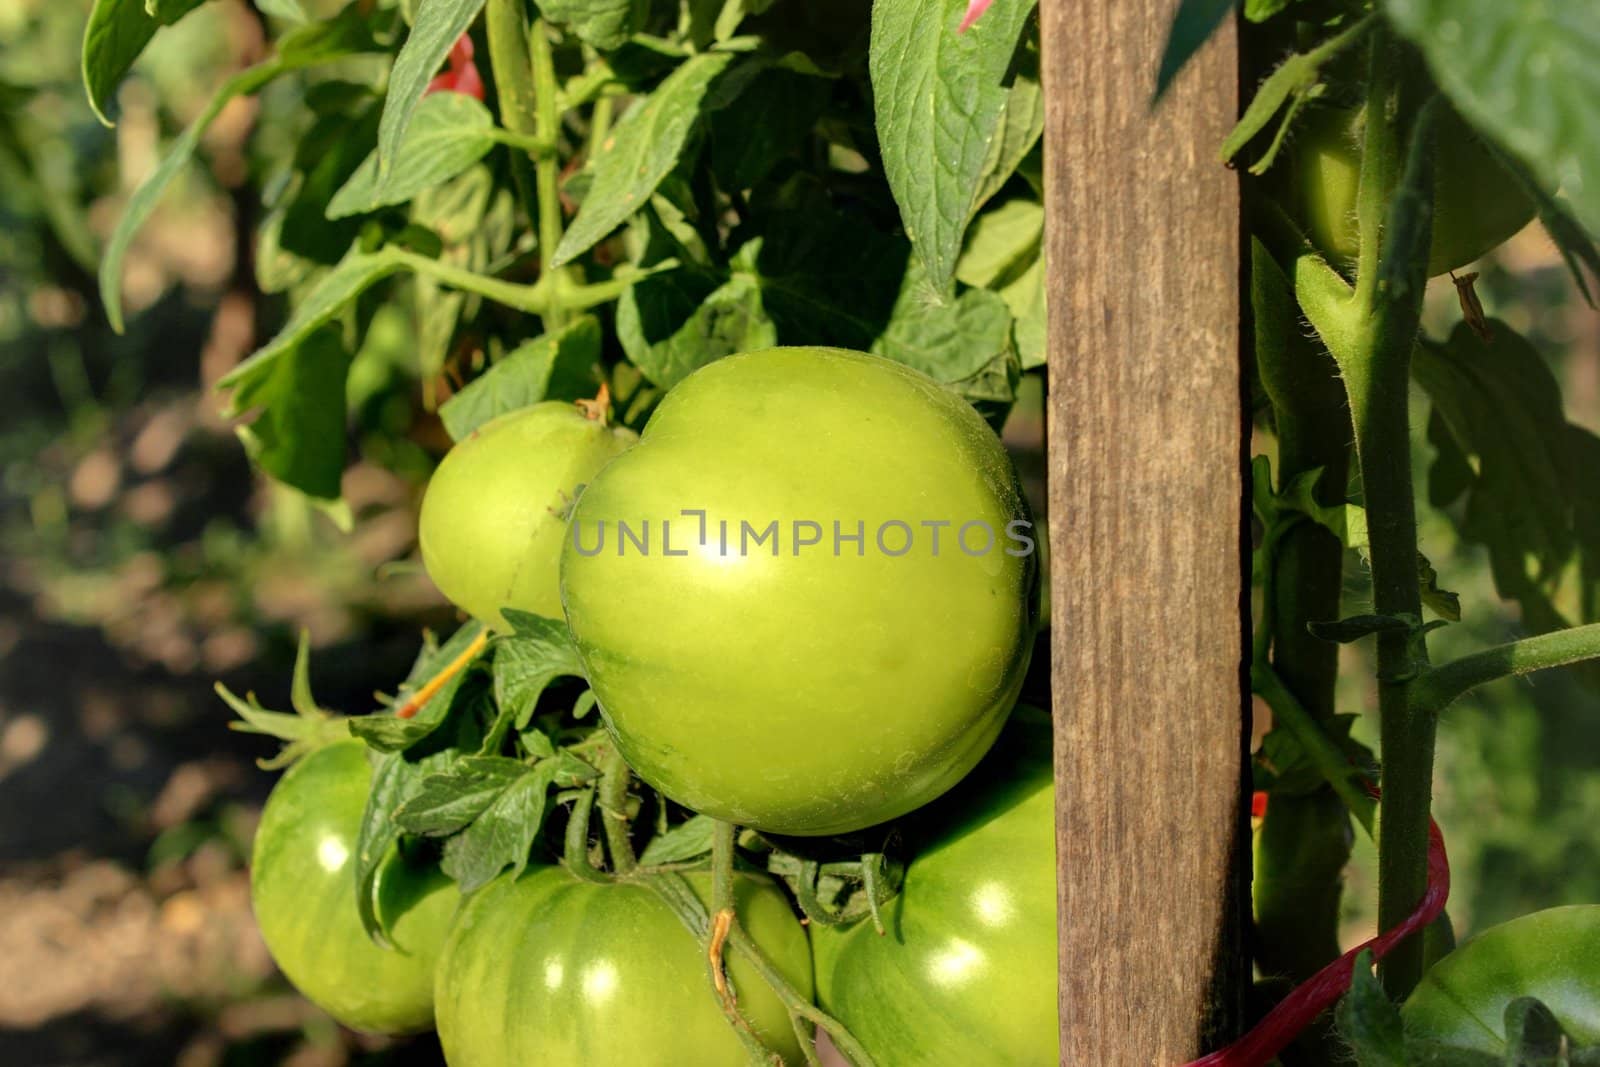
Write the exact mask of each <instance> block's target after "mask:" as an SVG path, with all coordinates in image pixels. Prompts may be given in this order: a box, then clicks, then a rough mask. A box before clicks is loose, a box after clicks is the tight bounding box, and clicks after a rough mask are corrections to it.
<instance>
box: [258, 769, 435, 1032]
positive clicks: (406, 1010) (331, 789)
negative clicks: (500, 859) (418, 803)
mask: <svg viewBox="0 0 1600 1067" xmlns="http://www.w3.org/2000/svg"><path fill="white" fill-rule="evenodd" d="M371 778H372V768H371V765H370V764H369V763H368V762H367V749H366V746H365V745H362V744H360V743H359V742H356V741H339V742H335V743H334V744H331V745H328V746H327V747H325V748H322V749H320V750H318V751H316V752H313V753H311V754H310V755H308V756H306V757H305V758H303V759H302V760H301V761H300V762H299V763H297V764H295V766H294V767H292V768H291V769H290V770H289V772H288V773H287V774H285V775H284V777H283V780H282V781H280V782H279V783H278V784H277V786H276V787H274V789H273V790H272V795H271V796H270V797H269V798H268V800H267V805H266V808H265V809H264V810H263V811H262V813H261V825H260V827H259V828H258V829H257V830H256V839H255V847H254V853H253V855H252V857H251V861H250V903H251V906H252V907H253V908H254V910H255V915H256V922H257V923H258V924H260V927H261V936H262V938H263V939H264V940H265V941H266V943H267V948H268V950H269V951H270V952H271V953H272V958H273V960H274V961H276V962H277V964H278V966H279V967H280V968H281V969H282V970H283V973H284V974H285V975H286V976H288V978H289V980H290V981H291V982H293V983H294V984H295V987H296V988H298V989H299V990H300V991H301V992H302V993H304V994H305V995H306V997H307V998H308V999H310V1000H311V1001H312V1002H314V1003H315V1004H316V1005H317V1006H318V1007H320V1008H322V1009H323V1010H324V1011H326V1012H327V1013H328V1014H329V1015H332V1016H333V1017H334V1018H335V1019H338V1020H339V1021H340V1022H341V1023H344V1024H345V1025H346V1026H350V1027H353V1028H354V1029H357V1030H366V1031H370V1032H372V1033H380V1034H405V1033H415V1032H416V1031H419V1030H427V1029H430V1028H431V1027H432V1026H433V971H434V963H435V961H436V960H437V959H438V957H439V950H440V947H441V946H442V945H443V944H444V938H445V932H446V930H447V929H448V928H449V925H450V921H451V919H452V917H453V916H454V914H455V909H456V903H457V901H458V899H459V896H458V894H457V893H456V889H455V883H453V882H452V881H451V880H450V879H449V878H447V877H445V875H444V874H442V873H441V872H440V871H439V868H438V866H437V865H436V864H434V863H432V862H429V861H426V860H413V859H410V858H408V857H406V856H404V855H403V854H401V853H398V852H391V853H390V855H389V856H388V857H387V858H386V859H385V860H384V862H383V865H382V867H381V869H380V871H379V873H378V877H377V880H376V885H375V888H374V893H375V895H376V898H377V909H378V911H379V912H380V913H381V914H383V916H384V917H385V919H386V921H387V923H388V926H389V931H390V937H391V939H392V941H393V942H394V947H393V948H392V949H390V948H380V947H379V946H378V945H375V944H373V943H372V941H371V940H370V939H369V938H368V937H367V934H366V932H365V931H364V930H363V929H362V928H361V917H360V915H359V914H358V913H357V911H356V903H355V897H354V895H353V894H352V892H351V887H352V886H353V885H354V884H355V875H354V870H355V863H354V860H355V854H356V849H357V848H358V837H359V835H360V830H361V816H362V812H363V811H364V810H365V809H366V806H367V797H368V794H369V791H370V781H371Z"/></svg>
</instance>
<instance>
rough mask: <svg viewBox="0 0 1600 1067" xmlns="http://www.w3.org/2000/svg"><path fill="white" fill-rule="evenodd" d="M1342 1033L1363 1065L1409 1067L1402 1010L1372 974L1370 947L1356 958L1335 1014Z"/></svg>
mask: <svg viewBox="0 0 1600 1067" xmlns="http://www.w3.org/2000/svg"><path fill="white" fill-rule="evenodd" d="M1334 1017H1335V1021H1336V1024H1337V1025H1338V1027H1339V1033H1340V1035H1341V1036H1343V1037H1344V1039H1345V1040H1346V1041H1348V1042H1350V1046H1351V1048H1352V1049H1353V1050H1354V1052H1355V1054H1356V1062H1357V1063H1358V1064H1359V1065H1360V1067H1408V1065H1409V1064H1411V1063H1412V1062H1413V1061H1412V1060H1411V1059H1410V1058H1409V1057H1408V1056H1407V1054H1406V1040H1405V1026H1404V1024H1403V1023H1402V1022H1401V1019H1400V1009H1399V1007H1398V1006H1396V1005H1395V1004H1394V1002H1393V1001H1391V1000H1390V999H1389V997H1388V995H1387V994H1385V993H1384V991H1383V985H1382V984H1381V983H1380V982H1379V981H1378V979H1377V978H1376V977H1375V976H1374V975H1373V973H1372V953H1371V951H1370V950H1368V951H1366V952H1363V953H1361V955H1360V956H1358V957H1356V963H1355V971H1354V972H1353V973H1352V975H1351V979H1350V991H1349V992H1348V993H1346V994H1345V995H1344V997H1343V998H1341V999H1340V1001H1339V1007H1338V1008H1337V1009H1336V1011H1335V1013H1334Z"/></svg>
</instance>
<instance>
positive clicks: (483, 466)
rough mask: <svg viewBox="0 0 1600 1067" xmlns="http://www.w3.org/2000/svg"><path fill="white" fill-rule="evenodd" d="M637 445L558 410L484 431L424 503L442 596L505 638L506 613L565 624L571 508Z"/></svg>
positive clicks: (455, 451)
mask: <svg viewBox="0 0 1600 1067" xmlns="http://www.w3.org/2000/svg"><path fill="white" fill-rule="evenodd" d="M637 439H638V438H637V436H636V435H635V434H634V433H633V432H632V431H631V430H626V429H623V428H621V427H610V426H606V425H603V424H602V423H600V422H599V421H597V420H592V419H589V418H586V417H585V416H584V415H583V414H582V413H580V412H579V411H578V409H577V408H576V407H574V406H573V405H571V404H564V403H559V402H556V401H549V402H547V403H543V404H534V405H533V406H531V407H527V408H523V409H521V410H519V411H512V412H509V413H507V414H505V415H501V416H500V417H499V418H497V419H494V420H492V421H490V422H487V423H485V424H484V425H482V426H480V427H478V429H476V430H474V431H473V432H472V433H471V434H469V435H468V436H467V437H466V439H465V440H463V441H461V442H459V443H458V444H457V445H456V446H455V447H454V448H452V449H451V450H450V452H449V454H448V455H446V456H445V457H444V462H442V463H440V464H439V469H438V470H437V471H435V472H434V475H433V480H432V481H431V482H429V483H428V491H427V494H426V495H425V496H424V497H423V500H422V521H421V524H420V530H419V540H420V541H421V543H422V562H423V565H424V566H425V567H427V569H428V575H429V577H431V578H432V579H433V582H434V584H435V585H437V586H438V587H439V590H440V592H442V593H444V595H445V596H447V597H449V598H450V600H451V601H452V602H453V603H454V604H455V605H456V606H457V607H459V608H461V609H462V610H463V611H465V612H467V613H468V614H470V615H472V616H474V617H476V618H479V619H482V620H483V621H484V622H485V623H487V624H488V625H490V626H493V627H496V628H500V629H503V628H504V627H505V622H504V620H503V619H502V618H501V616H500V609H501V608H515V609H517V610H520V611H531V612H533V613H534V614H536V615H543V616H545V617H546V618H552V619H559V618H560V617H561V593H560V589H559V586H558V581H559V577H558V575H559V566H560V559H561V542H562V538H563V536H564V535H565V532H566V519H565V516H566V514H567V510H568V508H570V507H571V504H572V498H573V495H574V494H575V493H576V491H577V488H578V486H579V485H581V484H583V483H584V482H585V481H587V480H588V479H589V478H590V477H592V476H593V475H594V473H595V472H596V471H598V470H599V469H600V468H601V467H603V466H605V464H606V462H607V461H608V460H610V459H611V457H613V456H615V455H617V454H618V453H619V452H621V451H622V450H623V449H625V448H627V447H628V446H629V445H631V444H633V442H634V441H635V440H637Z"/></svg>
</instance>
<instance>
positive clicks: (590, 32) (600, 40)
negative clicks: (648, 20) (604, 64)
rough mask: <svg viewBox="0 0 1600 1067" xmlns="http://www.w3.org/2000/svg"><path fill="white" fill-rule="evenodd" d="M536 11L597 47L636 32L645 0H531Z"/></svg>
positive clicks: (616, 43)
mask: <svg viewBox="0 0 1600 1067" xmlns="http://www.w3.org/2000/svg"><path fill="white" fill-rule="evenodd" d="M535 3H537V4H538V6H539V14H540V15H542V16H543V17H544V18H545V19H546V20H547V21H549V22H551V23H554V24H555V25H557V26H564V27H566V28H567V29H570V30H571V31H572V32H573V33H575V34H577V35H578V38H579V39H580V40H582V41H584V42H585V43H587V44H591V45H593V46H594V47H596V48H598V49H600V50H601V51H610V50H611V49H613V48H618V47H620V46H621V45H622V44H623V43H624V42H625V41H627V39H628V38H629V37H631V36H633V35H634V34H636V33H638V32H639V30H640V28H641V27H642V26H643V24H644V19H645V16H646V15H648V14H649V11H650V3H649V0H535Z"/></svg>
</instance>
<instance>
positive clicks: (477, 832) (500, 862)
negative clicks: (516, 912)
mask: <svg viewBox="0 0 1600 1067" xmlns="http://www.w3.org/2000/svg"><path fill="white" fill-rule="evenodd" d="M507 762H513V761H507ZM518 766H521V765H520V764H519V765H518ZM555 769H556V761H554V760H545V761H543V762H541V763H540V764H539V765H538V766H536V767H534V768H532V769H531V770H528V771H527V773H525V774H523V775H522V776H521V777H519V778H517V779H516V780H515V781H513V782H511V784H510V785H508V786H507V787H506V788H505V789H503V790H502V791H501V792H500V794H499V795H498V796H496V797H495V798H494V800H493V801H492V802H491V803H490V804H489V806H488V807H487V808H485V809H484V811H483V813H482V814H481V815H479V816H478V817H477V818H476V819H475V820H473V822H472V824H471V825H470V826H468V827H467V828H466V829H465V830H463V831H462V832H461V833H460V834H458V835H456V836H455V837H452V838H450V839H449V840H448V841H446V842H445V845H444V856H443V858H442V859H441V860H440V866H441V867H442V868H443V869H444V872H445V873H446V874H448V875H449V876H450V877H451V878H454V879H455V880H456V882H457V884H458V885H459V886H460V889H461V892H463V893H470V892H472V891H473V890H474V889H477V888H479V887H480V886H483V885H486V884H488V882H490V881H491V880H492V879H493V878H494V877H495V876H496V875H498V874H499V873H500V872H501V871H503V870H505V869H506V867H508V866H509V867H511V868H512V875H511V876H512V877H513V878H516V877H518V876H519V875H521V874H522V872H523V870H524V869H525V868H526V867H527V865H528V856H529V853H531V852H532V851H533V846H534V843H535V842H536V841H538V839H539V830H540V828H541V827H542V826H543V825H544V815H545V806H546V801H547V794H548V792H549V789H550V785H551V782H552V780H553V779H554V777H555Z"/></svg>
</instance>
